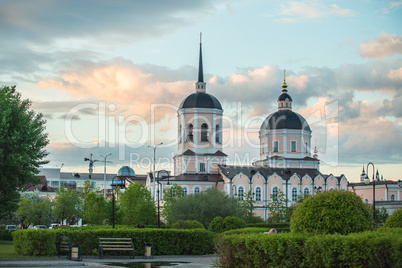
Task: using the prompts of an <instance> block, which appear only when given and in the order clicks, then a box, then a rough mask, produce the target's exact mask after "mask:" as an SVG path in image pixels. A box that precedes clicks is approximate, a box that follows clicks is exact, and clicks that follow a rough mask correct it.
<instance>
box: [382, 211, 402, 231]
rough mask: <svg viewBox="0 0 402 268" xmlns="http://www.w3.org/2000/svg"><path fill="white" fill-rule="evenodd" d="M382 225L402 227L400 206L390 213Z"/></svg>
mask: <svg viewBox="0 0 402 268" xmlns="http://www.w3.org/2000/svg"><path fill="white" fill-rule="evenodd" d="M384 227H390V228H395V227H402V208H400V209H398V210H396V211H394V213H392V215H391V216H390V217H389V218H388V219H387V220H386V221H385V224H384Z"/></svg>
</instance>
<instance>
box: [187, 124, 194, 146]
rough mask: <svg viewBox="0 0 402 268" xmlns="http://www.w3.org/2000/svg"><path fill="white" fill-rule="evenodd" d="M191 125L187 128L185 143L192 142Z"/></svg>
mask: <svg viewBox="0 0 402 268" xmlns="http://www.w3.org/2000/svg"><path fill="white" fill-rule="evenodd" d="M193 129H194V127H193V124H189V125H188V126H187V141H191V142H192V141H193Z"/></svg>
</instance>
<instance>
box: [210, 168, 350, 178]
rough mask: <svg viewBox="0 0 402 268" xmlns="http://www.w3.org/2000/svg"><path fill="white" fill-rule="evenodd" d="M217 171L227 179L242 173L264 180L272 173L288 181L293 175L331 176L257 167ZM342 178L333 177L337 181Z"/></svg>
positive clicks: (306, 171)
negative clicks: (261, 177)
mask: <svg viewBox="0 0 402 268" xmlns="http://www.w3.org/2000/svg"><path fill="white" fill-rule="evenodd" d="M218 167H219V169H220V170H221V172H222V173H223V174H225V176H226V177H227V178H229V179H233V178H234V177H235V176H236V175H237V174H239V173H242V174H244V175H246V176H247V177H249V178H251V177H252V176H254V174H256V173H260V174H261V175H262V176H263V177H264V178H268V177H270V176H272V175H273V174H274V173H276V174H277V175H279V176H280V177H282V179H285V180H289V179H290V178H291V177H292V176H293V175H294V174H297V175H298V176H299V177H303V176H305V175H308V176H309V177H310V178H315V177H317V176H322V177H323V178H324V179H326V178H328V177H329V176H331V175H325V174H322V173H321V172H320V171H319V170H317V169H314V168H311V169H308V168H271V167H258V166H234V165H233V166H228V165H218ZM342 177H343V176H342V175H341V176H339V177H335V178H336V179H337V180H338V181H340V179H341V178H342Z"/></svg>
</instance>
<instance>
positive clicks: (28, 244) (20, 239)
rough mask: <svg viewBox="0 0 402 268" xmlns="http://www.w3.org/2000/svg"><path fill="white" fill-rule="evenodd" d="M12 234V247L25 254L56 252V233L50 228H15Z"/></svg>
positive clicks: (39, 254)
mask: <svg viewBox="0 0 402 268" xmlns="http://www.w3.org/2000/svg"><path fill="white" fill-rule="evenodd" d="M12 234H13V244H14V249H15V251H16V252H17V253H19V254H21V255H26V256H52V255H55V254H56V233H55V232H52V231H51V230H17V231H15V232H13V233H12Z"/></svg>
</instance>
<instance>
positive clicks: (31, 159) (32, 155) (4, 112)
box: [0, 86, 49, 217]
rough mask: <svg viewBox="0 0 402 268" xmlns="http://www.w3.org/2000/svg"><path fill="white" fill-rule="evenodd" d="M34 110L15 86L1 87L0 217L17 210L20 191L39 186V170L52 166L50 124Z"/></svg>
mask: <svg viewBox="0 0 402 268" xmlns="http://www.w3.org/2000/svg"><path fill="white" fill-rule="evenodd" d="M30 106H31V102H30V101H29V100H22V99H21V94H20V93H18V92H17V91H16V87H15V86H13V87H8V86H3V87H0V174H1V176H0V204H1V205H0V217H3V216H4V214H7V213H9V212H10V211H15V210H16V209H17V205H18V198H19V195H18V194H16V191H18V190H21V189H22V187H23V186H24V185H26V184H29V183H32V184H37V183H39V181H40V180H39V178H38V177H37V176H36V175H37V174H38V173H39V170H38V168H39V166H40V165H43V164H46V163H48V161H47V160H44V158H45V157H46V155H47V154H48V153H47V152H46V150H45V149H44V148H45V147H46V145H47V144H48V143H49V141H48V139H47V134H46V133H45V123H46V121H45V120H44V119H43V116H42V114H40V113H39V114H37V113H35V112H34V111H33V110H31V109H30Z"/></svg>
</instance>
